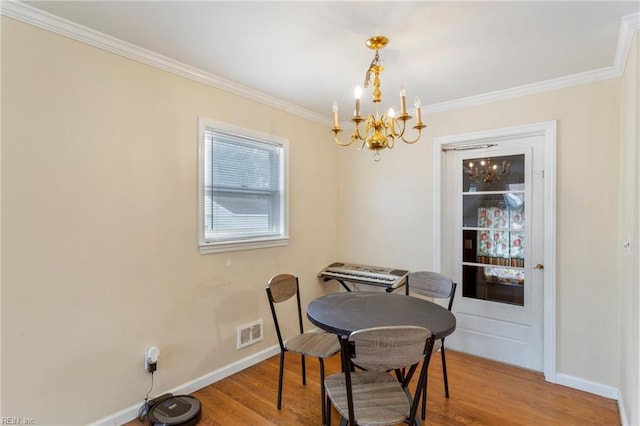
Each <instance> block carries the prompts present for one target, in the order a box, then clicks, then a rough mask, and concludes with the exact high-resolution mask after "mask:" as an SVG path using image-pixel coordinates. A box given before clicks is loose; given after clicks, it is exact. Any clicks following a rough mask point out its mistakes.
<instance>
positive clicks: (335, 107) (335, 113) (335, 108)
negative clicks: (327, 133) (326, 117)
mask: <svg viewBox="0 0 640 426" xmlns="http://www.w3.org/2000/svg"><path fill="white" fill-rule="evenodd" d="M333 128H334V129H337V128H338V103H337V102H336V101H333Z"/></svg>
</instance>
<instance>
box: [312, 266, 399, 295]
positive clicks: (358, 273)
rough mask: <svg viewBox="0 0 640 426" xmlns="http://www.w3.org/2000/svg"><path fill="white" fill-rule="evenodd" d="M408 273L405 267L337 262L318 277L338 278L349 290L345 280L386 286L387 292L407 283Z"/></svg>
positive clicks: (326, 278)
mask: <svg viewBox="0 0 640 426" xmlns="http://www.w3.org/2000/svg"><path fill="white" fill-rule="evenodd" d="M408 274H409V271H405V270H403V269H392V268H381V267H377V266H367V265H357V264H354V263H341V262H336V263H332V264H331V265H329V266H327V267H326V268H324V269H323V270H322V271H320V273H319V274H318V278H322V279H323V281H329V280H336V281H338V282H339V283H340V284H342V286H343V287H344V288H346V289H347V290H348V291H351V288H349V287H347V286H346V285H345V282H350V283H355V284H366V285H375V286H379V287H385V288H386V291H387V292H391V291H393V290H395V289H396V288H398V287H401V286H403V285H404V284H405V282H406V277H407V275H408Z"/></svg>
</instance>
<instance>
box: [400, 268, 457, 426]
mask: <svg viewBox="0 0 640 426" xmlns="http://www.w3.org/2000/svg"><path fill="white" fill-rule="evenodd" d="M456 287H457V284H456V283H455V282H453V280H452V279H451V278H449V277H446V276H444V275H442V274H439V273H437V272H429V271H418V272H412V273H410V274H409V276H408V277H407V294H408V293H409V291H413V292H414V293H416V294H420V295H422V296H427V297H430V298H433V299H449V303H448V307H447V308H448V309H449V310H451V307H452V306H453V297H454V296H455V294H456ZM438 350H439V351H440V355H441V358H442V376H443V378H444V394H445V396H446V397H447V398H449V381H448V379H447V359H446V354H445V349H444V338H442V339H440V340H438V341H436V342H435V344H434V346H433V352H437V351H438ZM426 410H427V389H426V388H425V390H424V392H423V394H422V418H423V419H424V418H425V414H426Z"/></svg>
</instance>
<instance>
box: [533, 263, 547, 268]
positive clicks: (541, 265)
mask: <svg viewBox="0 0 640 426" xmlns="http://www.w3.org/2000/svg"><path fill="white" fill-rule="evenodd" d="M533 269H544V265H543V264H542V263H536V266H534V267H533Z"/></svg>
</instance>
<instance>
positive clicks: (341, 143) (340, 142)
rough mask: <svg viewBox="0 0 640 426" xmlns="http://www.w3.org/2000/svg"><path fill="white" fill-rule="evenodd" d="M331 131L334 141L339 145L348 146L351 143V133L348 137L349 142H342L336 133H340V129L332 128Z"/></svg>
mask: <svg viewBox="0 0 640 426" xmlns="http://www.w3.org/2000/svg"><path fill="white" fill-rule="evenodd" d="M332 131H333V139H334V140H335V141H336V143H337V144H338V145H340V146H349V145H351V144H352V143H353V140H354V139H353V135H351V138H350V139H349V142H342V141H341V140H340V138H339V137H338V133H340V132H341V131H342V129H332Z"/></svg>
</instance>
